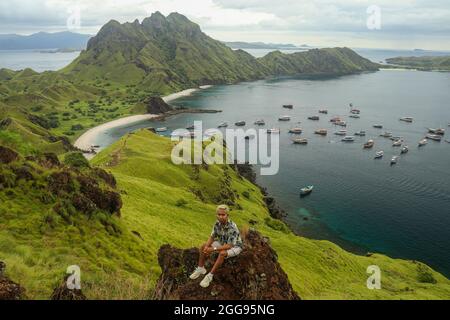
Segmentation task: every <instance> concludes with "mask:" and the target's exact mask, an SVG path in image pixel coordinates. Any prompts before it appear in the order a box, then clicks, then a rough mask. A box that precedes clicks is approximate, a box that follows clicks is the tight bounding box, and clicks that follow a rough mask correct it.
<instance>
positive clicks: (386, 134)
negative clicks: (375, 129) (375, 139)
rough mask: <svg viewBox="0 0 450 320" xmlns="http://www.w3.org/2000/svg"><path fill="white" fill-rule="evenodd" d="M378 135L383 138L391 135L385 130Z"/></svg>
mask: <svg viewBox="0 0 450 320" xmlns="http://www.w3.org/2000/svg"><path fill="white" fill-rule="evenodd" d="M380 137H383V138H390V137H392V133H390V132H387V131H386V132H385V133H383V134H380Z"/></svg>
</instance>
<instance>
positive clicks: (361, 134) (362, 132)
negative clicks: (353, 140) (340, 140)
mask: <svg viewBox="0 0 450 320" xmlns="http://www.w3.org/2000/svg"><path fill="white" fill-rule="evenodd" d="M355 136H360V137H365V136H366V132H365V131H364V130H361V131H358V132H355Z"/></svg>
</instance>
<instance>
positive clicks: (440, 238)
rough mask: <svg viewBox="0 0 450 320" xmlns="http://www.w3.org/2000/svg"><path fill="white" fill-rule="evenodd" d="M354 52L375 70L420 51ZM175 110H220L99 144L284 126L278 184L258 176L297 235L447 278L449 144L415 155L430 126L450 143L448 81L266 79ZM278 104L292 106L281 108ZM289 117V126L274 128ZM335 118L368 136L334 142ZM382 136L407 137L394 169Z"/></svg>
mask: <svg viewBox="0 0 450 320" xmlns="http://www.w3.org/2000/svg"><path fill="white" fill-rule="evenodd" d="M357 51H358V52H359V53H360V54H362V55H363V56H365V57H367V58H370V59H371V60H373V61H376V62H379V61H383V60H384V59H385V58H387V57H393V56H396V55H418V54H420V53H421V52H413V51H410V52H404V51H401V52H399V51H392V50H373V49H370V50H368V49H358V50H357ZM408 53H409V54H408ZM415 53H416V54H415ZM252 54H254V55H262V54H263V53H262V52H260V53H259V54H258V53H257V52H252ZM435 54H442V53H436V52H435ZM41 55H46V56H45V57H44V56H41ZM72 55H73V56H71V57H70V59H69V57H67V60H64V59H61V60H59V59H58V57H62V56H58V54H41V53H30V52H28V53H27V54H26V57H25V56H20V54H19V55H16V56H14V54H12V53H11V52H8V53H5V52H0V67H10V68H13V69H21V68H24V67H31V68H33V69H35V70H40V71H42V70H55V69H59V68H61V67H63V66H64V65H66V64H68V63H70V61H71V60H72V59H73V58H75V57H76V54H74V53H72ZM5 57H9V59H10V60H8V59H6V60H5ZM42 58H44V61H42ZM350 102H352V103H353V104H354V105H355V106H356V107H358V108H359V109H361V118H360V119H351V118H347V117H348V114H349V112H348V111H349V107H348V104H349V103H350ZM174 104H177V105H183V106H186V107H192V108H205V109H220V110H223V112H222V113H217V114H183V115H177V116H174V117H172V118H170V119H169V120H167V121H165V122H163V123H159V122H153V123H151V122H150V123H149V122H148V121H146V122H142V123H137V124H134V125H131V126H126V127H120V128H116V129H114V130H110V131H108V132H107V134H103V135H102V136H99V137H98V141H97V142H98V144H100V145H102V146H105V145H108V144H110V143H112V142H113V141H115V140H116V139H118V138H120V137H121V136H122V135H123V134H125V133H127V132H130V131H133V130H136V129H138V128H142V127H148V126H154V127H160V126H167V127H169V129H170V130H172V129H176V128H184V127H186V126H188V125H190V124H192V122H193V121H194V120H203V123H204V126H205V127H216V126H217V125H218V124H219V123H220V122H222V121H228V122H229V123H230V124H232V123H234V122H235V121H238V120H245V121H247V124H253V122H254V121H255V120H256V119H260V118H262V119H264V120H265V121H266V126H265V128H267V127H273V126H275V127H280V128H281V134H280V170H279V173H278V174H277V175H274V176H258V182H259V183H260V184H261V185H263V186H265V187H267V188H268V191H269V192H270V194H271V195H273V196H275V198H276V199H277V201H278V203H279V204H280V205H281V206H282V207H283V208H284V209H285V210H286V211H287V213H288V216H287V220H288V222H289V223H290V225H291V226H292V227H293V228H294V229H295V230H296V231H297V232H298V233H300V234H302V235H305V236H307V237H311V238H316V239H328V240H331V241H334V242H336V243H338V244H339V245H341V246H343V247H345V248H347V249H350V250H353V251H355V252H358V253H364V252H367V251H371V252H380V253H385V254H388V255H390V256H392V257H397V258H406V259H415V260H420V261H423V262H426V263H428V264H429V265H431V266H432V267H433V268H435V269H436V270H438V271H441V272H442V273H444V274H445V275H446V276H448V277H449V276H450V250H449V248H450V143H446V142H444V140H443V141H442V142H440V143H439V142H433V141H430V142H429V143H428V145H426V146H425V147H423V148H420V149H419V148H418V147H417V142H418V141H419V140H420V139H421V138H423V137H424V135H425V133H426V128H427V127H444V128H445V129H447V131H449V132H447V134H446V136H445V137H444V138H445V139H449V140H450V127H449V126H448V124H449V123H450V73H440V72H417V71H402V70H392V71H388V70H381V71H379V72H375V73H365V74H360V75H352V76H344V77H339V78H328V79H317V80H308V79H300V78H299V79H295V78H284V79H271V80H261V81H255V82H248V83H240V84H236V85H227V86H215V87H212V88H209V89H204V90H201V91H198V92H196V93H195V94H193V95H192V96H189V97H185V98H181V99H178V100H176V101H175V102H174ZM282 104H293V105H294V108H293V110H287V109H283V108H282V107H281V106H282ZM319 108H327V109H328V110H329V114H328V115H320V117H321V119H320V121H318V122H315V121H310V120H307V117H308V116H311V115H319V114H318V110H319ZM284 114H288V115H290V116H291V117H292V120H291V121H290V122H279V121H277V119H278V117H279V116H280V115H284ZM333 116H342V117H344V118H345V119H346V120H347V122H348V124H349V125H348V127H347V130H348V132H349V133H354V132H356V131H359V130H365V131H367V136H366V137H363V138H357V139H356V141H355V142H354V143H342V142H341V141H340V137H338V136H335V135H333V132H334V131H337V130H338V129H340V128H335V127H334V126H333V125H332V124H331V123H330V122H329V119H330V118H331V117H333ZM403 116H411V117H414V122H413V123H411V124H408V123H405V122H400V121H399V118H400V117H403ZM297 122H301V123H300V126H301V127H302V128H303V130H304V133H303V134H302V136H303V137H305V138H308V139H309V144H308V145H306V146H302V145H293V144H292V143H291V140H290V136H289V134H288V133H287V131H288V129H289V128H291V127H292V126H294V124H296V123H297ZM375 123H380V124H383V125H384V129H383V130H378V129H374V128H372V125H373V124H375ZM251 126H253V125H247V127H246V128H249V127H251ZM231 127H233V126H231ZM317 128H326V129H328V131H329V135H328V136H327V137H320V136H316V135H314V134H313V131H314V129H317ZM383 131H390V132H392V133H393V134H394V135H396V136H403V137H404V139H405V141H406V144H408V145H409V147H410V151H409V153H407V154H405V155H403V156H402V157H401V158H400V160H399V162H398V164H397V165H395V166H390V165H389V160H390V158H391V157H392V155H397V154H399V153H400V150H399V149H398V148H394V147H392V145H391V144H392V142H391V141H390V140H389V139H386V138H382V137H379V135H380V133H382V132H383ZM370 138H372V139H374V140H375V147H374V149H373V150H363V148H362V145H363V143H364V142H365V141H366V140H368V139H370ZM377 150H384V151H385V157H384V159H382V160H374V159H373V157H374V153H375V151H377ZM257 171H258V172H259V170H257ZM310 184H313V185H314V186H315V190H314V191H313V193H312V194H311V195H310V196H308V197H305V198H300V197H299V189H300V188H301V187H303V186H306V185H310Z"/></svg>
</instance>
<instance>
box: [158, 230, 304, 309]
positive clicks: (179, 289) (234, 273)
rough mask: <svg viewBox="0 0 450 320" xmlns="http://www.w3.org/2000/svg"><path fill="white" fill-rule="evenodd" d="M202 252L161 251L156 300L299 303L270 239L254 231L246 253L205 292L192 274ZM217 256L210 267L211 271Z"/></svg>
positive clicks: (227, 265)
mask: <svg viewBox="0 0 450 320" xmlns="http://www.w3.org/2000/svg"><path fill="white" fill-rule="evenodd" d="M198 254H199V253H198V249H197V248H191V249H186V250H182V249H177V248H174V247H172V246H170V245H164V246H162V247H161V248H160V249H159V253H158V262H159V265H160V266H161V269H162V274H161V276H160V278H159V280H158V282H157V285H156V288H155V298H156V299H161V300H165V299H175V300H177V299H187V300H223V299H230V300H240V299H244V300H249V299H252V300H298V299H300V297H299V296H298V295H297V293H296V292H295V291H294V290H293V289H292V286H291V284H290V283H289V280H288V278H287V275H286V273H285V272H284V271H283V270H282V269H281V266H280V264H279V263H278V262H277V255H276V253H275V251H274V250H273V249H272V248H271V247H270V245H269V240H268V239H267V238H264V237H262V236H261V235H260V234H259V233H258V232H256V231H250V232H249V233H248V235H247V237H246V239H245V246H244V250H243V251H242V253H241V254H240V255H239V256H237V257H234V258H230V259H227V260H226V261H225V263H224V264H223V265H222V267H221V268H220V270H219V271H218V272H217V273H216V274H215V275H214V280H213V282H212V283H211V285H210V286H209V287H208V288H206V289H204V288H202V287H200V285H199V283H200V281H201V280H202V277H200V278H199V279H197V280H190V279H189V275H190V273H191V272H192V271H193V270H194V269H195V267H196V266H197V261H198ZM213 262H214V257H212V258H210V259H209V261H208V263H207V264H206V268H207V269H208V270H210V269H211V264H212V263H213Z"/></svg>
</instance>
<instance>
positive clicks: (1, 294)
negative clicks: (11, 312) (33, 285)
mask: <svg viewBox="0 0 450 320" xmlns="http://www.w3.org/2000/svg"><path fill="white" fill-rule="evenodd" d="M5 269H6V265H5V263H4V262H2V261H0V300H21V299H24V296H25V289H24V288H22V287H21V286H20V285H19V284H17V283H15V282H13V281H11V280H10V279H8V278H7V277H6V276H5V275H4V272H5Z"/></svg>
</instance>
